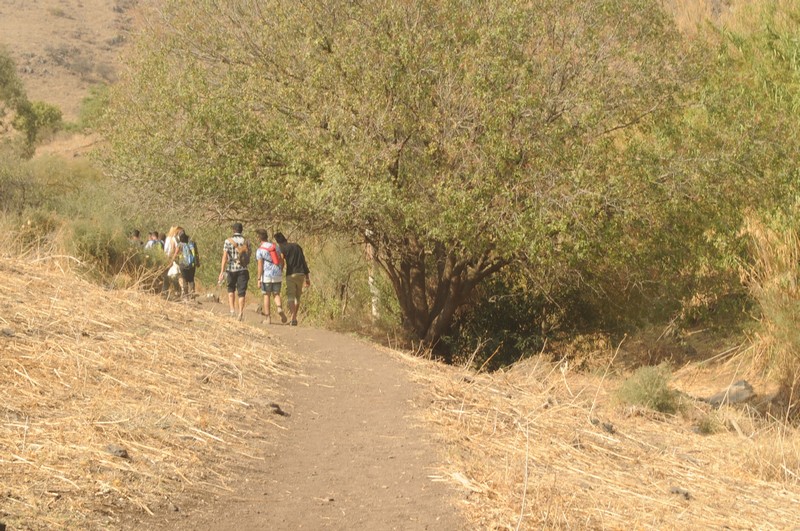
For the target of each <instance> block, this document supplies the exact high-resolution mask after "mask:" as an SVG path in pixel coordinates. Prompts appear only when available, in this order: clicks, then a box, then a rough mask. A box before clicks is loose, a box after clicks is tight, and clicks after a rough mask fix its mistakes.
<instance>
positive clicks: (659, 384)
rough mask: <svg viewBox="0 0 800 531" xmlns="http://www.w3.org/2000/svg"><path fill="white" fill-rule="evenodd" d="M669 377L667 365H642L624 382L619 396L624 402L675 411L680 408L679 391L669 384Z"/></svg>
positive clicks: (662, 410)
mask: <svg viewBox="0 0 800 531" xmlns="http://www.w3.org/2000/svg"><path fill="white" fill-rule="evenodd" d="M669 378H670V372H669V368H668V367H667V366H666V365H663V364H662V365H658V366H650V367H641V368H639V369H637V370H636V372H634V373H633V375H632V376H631V377H630V378H628V379H627V380H625V381H624V382H623V383H622V386H621V387H620V388H619V390H618V391H617V397H618V398H619V400H620V401H621V402H623V403H624V404H629V405H634V406H644V407H646V408H649V409H654V410H656V411H660V412H661V413H670V414H672V413H675V412H676V411H678V409H679V400H678V393H677V392H676V391H674V390H672V389H670V388H669V386H668V385H667V384H668V383H669Z"/></svg>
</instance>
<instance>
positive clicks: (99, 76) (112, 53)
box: [0, 0, 138, 120]
mask: <svg viewBox="0 0 800 531" xmlns="http://www.w3.org/2000/svg"><path fill="white" fill-rule="evenodd" d="M136 4H138V0H39V1H36V2H32V1H30V0H5V1H4V2H2V3H0V46H4V47H6V48H7V49H8V50H9V51H10V53H11V56H12V57H13V59H14V61H15V62H16V64H17V67H18V69H19V73H20V77H21V78H22V80H23V82H24V84H25V88H26V90H27V92H28V97H29V99H31V100H39V101H45V102H47V103H51V104H54V105H57V106H58V107H59V108H61V110H62V111H63V113H64V118H65V119H66V120H74V119H75V118H76V117H77V115H78V110H79V108H80V102H81V100H82V99H83V98H85V97H86V96H87V94H88V91H89V88H90V87H91V86H92V85H96V84H98V83H109V82H113V81H114V80H115V79H116V76H117V69H118V53H119V51H120V48H121V47H122V46H123V45H124V44H125V43H126V42H128V40H129V36H130V33H131V30H132V28H133V25H134V23H133V21H134V19H133V14H132V9H133V7H134V6H135V5H136Z"/></svg>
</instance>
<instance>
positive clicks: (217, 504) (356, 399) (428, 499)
mask: <svg viewBox="0 0 800 531" xmlns="http://www.w3.org/2000/svg"><path fill="white" fill-rule="evenodd" d="M254 307H255V305H254V304H253V303H251V304H250V305H249V307H248V310H247V311H246V312H245V322H244V323H242V327H243V328H244V329H245V330H246V329H247V327H248V326H259V327H266V328H267V330H268V331H269V333H270V334H272V335H274V336H275V338H276V343H277V345H276V346H277V347H278V348H285V349H286V350H288V351H289V352H291V353H292V355H293V357H295V358H296V360H297V361H298V367H299V370H300V372H301V373H302V374H301V375H299V376H297V377H294V378H291V379H289V380H288V381H286V382H284V396H279V397H259V399H260V400H263V402H264V404H269V403H272V402H274V403H276V404H277V405H278V406H279V407H280V410H282V411H285V412H286V413H288V414H289V415H288V416H280V415H275V417H274V418H275V423H276V424H278V425H279V426H280V427H283V428H284V429H278V428H276V427H275V426H272V425H263V424H256V423H255V422H253V425H252V426H248V427H247V429H248V430H250V431H252V432H253V435H254V436H253V437H252V439H253V440H254V441H256V442H255V443H254V447H253V448H252V452H253V455H254V456H255V457H256V459H245V458H234V459H233V461H234V462H233V466H230V467H228V468H227V469H226V470H233V476H235V477H229V478H227V479H228V485H229V486H230V487H231V489H232V492H230V493H222V494H219V493H216V494H211V493H209V495H208V496H206V497H205V498H203V499H194V500H193V502H194V503H193V506H191V507H189V506H187V507H177V506H176V507H175V508H174V509H175V510H174V514H173V515H169V516H167V518H166V521H159V522H153V520H148V521H146V522H145V521H140V522H139V523H140V524H144V523H147V524H148V525H155V526H157V527H160V528H163V529H177V530H195V529H215V530H231V531H233V530H235V531H249V530H267V529H268V530H284V529H286V530H288V529H293V530H294V529H311V530H313V529H347V530H391V529H397V530H425V529H430V530H434V529H435V530H442V531H446V530H455V529H463V528H464V527H465V524H464V522H463V521H462V520H461V518H460V517H459V516H458V514H457V510H456V508H455V505H454V499H453V494H454V493H453V491H452V490H450V489H449V488H448V487H447V486H446V484H445V483H441V482H434V481H432V480H431V478H430V477H429V476H431V475H436V474H437V465H438V461H437V450H436V448H435V446H434V444H433V442H432V441H431V438H430V433H429V432H427V431H426V430H425V429H424V428H423V427H421V426H420V425H419V421H418V420H416V419H414V418H413V417H414V413H413V409H414V405H413V397H414V394H415V389H414V384H413V383H412V382H411V381H410V379H409V376H408V374H407V370H408V369H407V368H405V367H404V366H403V364H402V362H400V361H399V360H397V359H394V358H392V356H391V355H389V354H387V353H386V352H381V351H379V350H378V349H376V348H375V347H373V346H371V345H370V344H369V343H367V342H365V341H361V340H358V339H355V338H353V337H350V336H346V335H343V334H338V333H335V332H329V331H325V330H320V329H315V328H310V327H306V326H302V323H301V326H286V325H281V324H272V325H267V324H261V321H262V317H261V316H260V315H258V314H256V313H255V312H254V311H253V308H254ZM198 311H213V312H215V313H221V314H227V305H223V304H219V303H216V302H205V301H204V302H203V303H202V304H201V305H200V306H199V310H198ZM274 317H277V316H274ZM276 320H277V321H278V322H280V320H279V319H276ZM245 333H246V332H245ZM268 347H271V346H269V345H268ZM261 458H263V459H261ZM159 520H162V519H159Z"/></svg>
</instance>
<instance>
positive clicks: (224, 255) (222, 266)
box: [219, 244, 228, 282]
mask: <svg viewBox="0 0 800 531" xmlns="http://www.w3.org/2000/svg"><path fill="white" fill-rule="evenodd" d="M225 247H226V246H225V244H223V245H222V263H221V264H220V266H219V281H220V282H222V279H223V278H225V266H226V265H228V250H227V249H226V248H225Z"/></svg>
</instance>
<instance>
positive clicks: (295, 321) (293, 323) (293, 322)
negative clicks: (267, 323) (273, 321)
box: [289, 319, 297, 326]
mask: <svg viewBox="0 0 800 531" xmlns="http://www.w3.org/2000/svg"><path fill="white" fill-rule="evenodd" d="M289 324H290V325H292V326H297V319H292V322H291V323H289Z"/></svg>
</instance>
